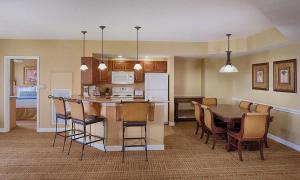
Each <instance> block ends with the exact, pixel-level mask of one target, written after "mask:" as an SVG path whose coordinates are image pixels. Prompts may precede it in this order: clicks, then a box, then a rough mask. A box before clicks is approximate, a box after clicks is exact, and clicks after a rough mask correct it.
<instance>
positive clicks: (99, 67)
mask: <svg viewBox="0 0 300 180" xmlns="http://www.w3.org/2000/svg"><path fill="white" fill-rule="evenodd" d="M99 28H100V29H101V38H102V40H101V44H102V45H101V47H102V53H101V62H100V64H99V66H98V69H100V70H101V71H103V70H105V69H106V68H107V66H106V64H105V63H104V61H103V30H104V28H106V26H99Z"/></svg>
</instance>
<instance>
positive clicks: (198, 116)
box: [192, 101, 201, 122]
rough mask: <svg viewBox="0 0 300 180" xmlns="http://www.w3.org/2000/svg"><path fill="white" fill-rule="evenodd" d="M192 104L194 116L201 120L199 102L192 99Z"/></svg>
mask: <svg viewBox="0 0 300 180" xmlns="http://www.w3.org/2000/svg"><path fill="white" fill-rule="evenodd" d="M192 103H193V105H194V109H195V118H196V121H199V122H200V121H201V104H200V103H198V102H196V101H192Z"/></svg>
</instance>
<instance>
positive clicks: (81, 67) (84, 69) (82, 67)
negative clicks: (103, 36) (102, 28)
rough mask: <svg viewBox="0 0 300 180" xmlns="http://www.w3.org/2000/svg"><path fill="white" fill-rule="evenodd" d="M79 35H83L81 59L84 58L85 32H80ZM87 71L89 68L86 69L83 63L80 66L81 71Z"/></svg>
mask: <svg viewBox="0 0 300 180" xmlns="http://www.w3.org/2000/svg"><path fill="white" fill-rule="evenodd" d="M81 33H82V34H83V40H82V47H83V57H85V34H86V33H87V31H81ZM88 69H89V68H88V67H87V65H86V64H85V63H83V64H81V66H80V70H81V71H86V70H88Z"/></svg>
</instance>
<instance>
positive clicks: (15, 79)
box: [4, 56, 39, 132]
mask: <svg viewBox="0 0 300 180" xmlns="http://www.w3.org/2000/svg"><path fill="white" fill-rule="evenodd" d="M16 126H19V127H22V128H29V129H34V130H35V131H36V130H38V129H39V57H38V56H5V57H4V132H9V131H10V130H12V129H13V128H15V127H16Z"/></svg>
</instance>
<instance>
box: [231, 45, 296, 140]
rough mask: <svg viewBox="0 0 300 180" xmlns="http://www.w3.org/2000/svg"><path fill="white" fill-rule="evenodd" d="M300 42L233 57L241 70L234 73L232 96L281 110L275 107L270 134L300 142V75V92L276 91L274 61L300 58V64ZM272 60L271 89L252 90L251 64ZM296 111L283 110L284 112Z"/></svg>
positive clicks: (270, 61)
mask: <svg viewBox="0 0 300 180" xmlns="http://www.w3.org/2000/svg"><path fill="white" fill-rule="evenodd" d="M299 49H300V45H290V46H288V47H285V48H279V49H275V50H271V51H268V52H264V53H258V54H255V55H251V56H246V57H242V58H238V59H235V60H233V63H234V65H236V66H237V68H238V69H239V71H240V72H239V73H238V74H236V75H233V76H232V82H233V86H232V97H233V98H234V99H236V100H239V99H246V100H250V101H253V102H258V103H263V104H269V105H272V106H274V107H276V108H277V109H278V110H273V111H272V114H273V115H274V121H273V122H272V124H271V128H270V133H271V134H273V135H275V136H278V137H281V138H283V139H285V140H288V141H290V142H293V143H295V144H298V145H300V138H299V137H300V131H299V127H300V113H299V110H300V101H299V99H300V94H299V88H300V87H299V85H300V78H299V76H300V74H299V71H298V78H297V79H298V81H297V84H298V89H297V92H298V93H284V92H275V91H273V61H277V60H285V59H295V58H296V59H298V60H297V69H299V68H300V67H299V64H300V51H299ZM263 62H269V91H262V90H252V83H251V82H252V68H251V67H252V64H254V63H263ZM286 110H288V111H294V112H295V113H291V112H284V111H286Z"/></svg>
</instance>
